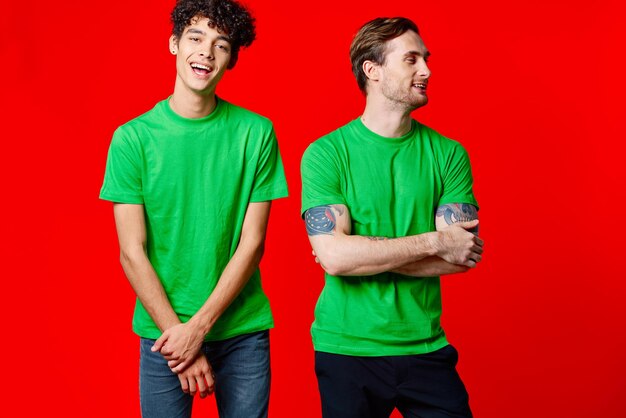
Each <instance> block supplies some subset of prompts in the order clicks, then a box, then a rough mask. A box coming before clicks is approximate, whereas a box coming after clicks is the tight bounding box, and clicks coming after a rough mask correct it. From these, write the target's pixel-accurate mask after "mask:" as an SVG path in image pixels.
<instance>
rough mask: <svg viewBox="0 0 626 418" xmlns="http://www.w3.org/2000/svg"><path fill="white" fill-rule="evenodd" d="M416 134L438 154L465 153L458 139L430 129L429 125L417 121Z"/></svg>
mask: <svg viewBox="0 0 626 418" xmlns="http://www.w3.org/2000/svg"><path fill="white" fill-rule="evenodd" d="M416 123H417V134H418V136H419V139H420V140H421V141H424V142H426V143H428V144H430V146H431V147H432V150H433V151H434V152H435V153H436V154H440V155H441V156H446V157H447V156H452V155H464V154H467V152H466V151H465V148H464V147H463V145H461V143H460V142H459V141H456V140H454V139H451V138H448V137H447V136H444V135H442V134H440V133H439V132H437V131H436V130H434V129H432V128H431V127H429V126H426V125H424V124H422V123H420V122H417V121H416Z"/></svg>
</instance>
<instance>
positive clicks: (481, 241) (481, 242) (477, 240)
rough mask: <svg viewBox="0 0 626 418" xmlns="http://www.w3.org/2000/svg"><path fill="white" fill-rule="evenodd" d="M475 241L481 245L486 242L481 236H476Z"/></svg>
mask: <svg viewBox="0 0 626 418" xmlns="http://www.w3.org/2000/svg"><path fill="white" fill-rule="evenodd" d="M474 242H476V244H478V245H480V246H481V247H482V246H483V245H484V244H485V241H483V240H482V239H480V238H479V237H475V238H474Z"/></svg>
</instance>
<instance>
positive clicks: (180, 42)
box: [170, 17, 232, 95]
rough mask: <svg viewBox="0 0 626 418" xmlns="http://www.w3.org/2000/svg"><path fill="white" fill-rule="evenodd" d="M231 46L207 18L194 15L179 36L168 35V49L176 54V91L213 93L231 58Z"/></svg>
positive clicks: (226, 37)
mask: <svg viewBox="0 0 626 418" xmlns="http://www.w3.org/2000/svg"><path fill="white" fill-rule="evenodd" d="M231 50H232V45H231V43H230V39H229V38H228V36H227V35H226V34H225V33H223V32H221V31H219V30H218V28H217V27H215V25H214V24H213V23H212V22H211V21H210V20H209V19H208V18H206V17H195V18H193V19H192V20H191V23H190V24H189V25H188V26H187V27H185V30H184V31H183V34H182V35H181V37H180V39H177V38H176V37H174V36H173V35H172V36H171V37H170V51H171V52H172V53H173V54H175V55H176V85H175V91H176V90H178V89H185V90H187V91H188V92H190V93H194V94H198V95H210V94H214V93H215V87H216V86H217V83H218V82H219V81H220V79H221V78H222V76H223V75H224V72H225V71H226V68H227V67H228V63H229V62H230V58H231Z"/></svg>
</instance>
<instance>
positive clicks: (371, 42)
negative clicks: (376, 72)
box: [350, 17, 419, 94]
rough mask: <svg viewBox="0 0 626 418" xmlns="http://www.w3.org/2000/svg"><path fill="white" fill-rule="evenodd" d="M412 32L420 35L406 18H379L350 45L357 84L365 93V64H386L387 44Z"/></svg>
mask: <svg viewBox="0 0 626 418" xmlns="http://www.w3.org/2000/svg"><path fill="white" fill-rule="evenodd" d="M410 30H412V31H414V32H415V33H417V34H418V35H419V30H418V29H417V25H416V24H415V23H413V21H411V20H409V19H407V18H405V17H379V18H376V19H374V20H370V21H369V22H367V23H366V24H364V25H363V26H362V27H361V29H359V31H358V32H357V34H356V36H355V37H354V39H353V40H352V44H351V45H350V61H352V72H353V73H354V76H355V77H356V82H357V84H358V85H359V89H361V91H362V92H363V93H365V94H367V90H366V87H367V76H366V75H365V72H363V63H364V62H365V61H372V62H375V63H376V64H380V65H382V64H384V63H385V52H386V51H385V43H386V42H387V41H390V40H392V39H394V38H397V37H398V36H400V35H402V34H403V33H404V32H407V31H410Z"/></svg>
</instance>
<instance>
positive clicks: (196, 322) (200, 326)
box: [187, 314, 211, 339]
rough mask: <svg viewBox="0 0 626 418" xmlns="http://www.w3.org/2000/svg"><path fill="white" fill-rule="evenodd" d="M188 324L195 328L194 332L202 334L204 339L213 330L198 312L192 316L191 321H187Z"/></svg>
mask: <svg viewBox="0 0 626 418" xmlns="http://www.w3.org/2000/svg"><path fill="white" fill-rule="evenodd" d="M187 324H188V325H189V326H190V327H191V328H192V329H193V331H194V333H195V334H196V335H199V336H201V337H202V339H204V337H205V336H206V335H207V334H208V333H209V331H210V330H211V327H210V326H209V325H208V324H207V323H206V322H205V321H203V320H202V318H200V317H199V316H198V314H196V315H194V316H192V317H191V318H190V319H189V321H187Z"/></svg>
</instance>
